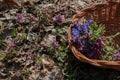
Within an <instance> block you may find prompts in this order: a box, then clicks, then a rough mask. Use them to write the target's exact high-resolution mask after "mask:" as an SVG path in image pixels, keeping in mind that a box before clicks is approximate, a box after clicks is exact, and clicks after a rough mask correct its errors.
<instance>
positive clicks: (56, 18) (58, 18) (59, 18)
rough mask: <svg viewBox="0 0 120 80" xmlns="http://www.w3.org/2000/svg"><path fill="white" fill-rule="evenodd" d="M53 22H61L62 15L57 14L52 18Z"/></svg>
mask: <svg viewBox="0 0 120 80" xmlns="http://www.w3.org/2000/svg"><path fill="white" fill-rule="evenodd" d="M54 19H55V20H54V21H55V22H57V23H59V22H62V15H61V14H57V15H56V16H55V17H54Z"/></svg>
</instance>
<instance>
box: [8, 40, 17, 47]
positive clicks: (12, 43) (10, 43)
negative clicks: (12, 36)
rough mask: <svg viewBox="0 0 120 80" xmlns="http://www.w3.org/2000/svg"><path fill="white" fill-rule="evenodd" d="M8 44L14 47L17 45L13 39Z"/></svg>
mask: <svg viewBox="0 0 120 80" xmlns="http://www.w3.org/2000/svg"><path fill="white" fill-rule="evenodd" d="M7 44H8V46H9V47H14V46H16V45H15V43H14V42H13V41H8V42H7Z"/></svg>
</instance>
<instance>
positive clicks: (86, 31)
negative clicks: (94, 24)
mask: <svg viewBox="0 0 120 80" xmlns="http://www.w3.org/2000/svg"><path fill="white" fill-rule="evenodd" d="M83 29H84V33H89V30H90V26H89V25H83Z"/></svg>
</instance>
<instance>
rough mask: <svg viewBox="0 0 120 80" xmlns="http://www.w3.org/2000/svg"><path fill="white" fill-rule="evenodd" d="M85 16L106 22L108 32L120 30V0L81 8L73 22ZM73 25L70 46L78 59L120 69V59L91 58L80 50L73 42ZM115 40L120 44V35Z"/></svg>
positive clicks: (98, 21)
mask: <svg viewBox="0 0 120 80" xmlns="http://www.w3.org/2000/svg"><path fill="white" fill-rule="evenodd" d="M82 18H85V19H86V20H89V19H92V20H94V21H96V22H97V23H102V24H105V26H106V34H105V35H111V34H115V33H117V32H120V0H119V1H112V0H108V1H106V2H105V3H96V4H94V5H92V6H90V7H87V8H85V9H83V10H81V11H80V12H79V13H78V14H76V15H74V16H73V22H74V21H79V20H80V19H82ZM70 40H71V27H69V30H68V41H69V46H70V48H71V50H72V52H73V54H74V55H75V57H76V58H77V59H79V60H80V61H82V62H86V63H90V64H92V65H94V66H98V67H102V68H112V69H116V70H119V71H120V61H106V60H95V59H89V58H87V57H86V56H84V55H83V54H82V53H81V52H79V51H78V50H77V49H76V47H75V46H74V45H72V44H71V41H70ZM115 42H116V43H117V44H119V46H120V36H118V37H117V38H116V39H115Z"/></svg>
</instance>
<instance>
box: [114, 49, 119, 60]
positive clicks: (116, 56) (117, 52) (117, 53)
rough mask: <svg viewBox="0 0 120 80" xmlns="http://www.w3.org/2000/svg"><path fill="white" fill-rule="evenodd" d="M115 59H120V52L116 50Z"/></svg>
mask: <svg viewBox="0 0 120 80" xmlns="http://www.w3.org/2000/svg"><path fill="white" fill-rule="evenodd" d="M112 57H113V59H114V60H116V61H119V60H120V52H119V51H117V50H116V52H115V54H113V56H112Z"/></svg>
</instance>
